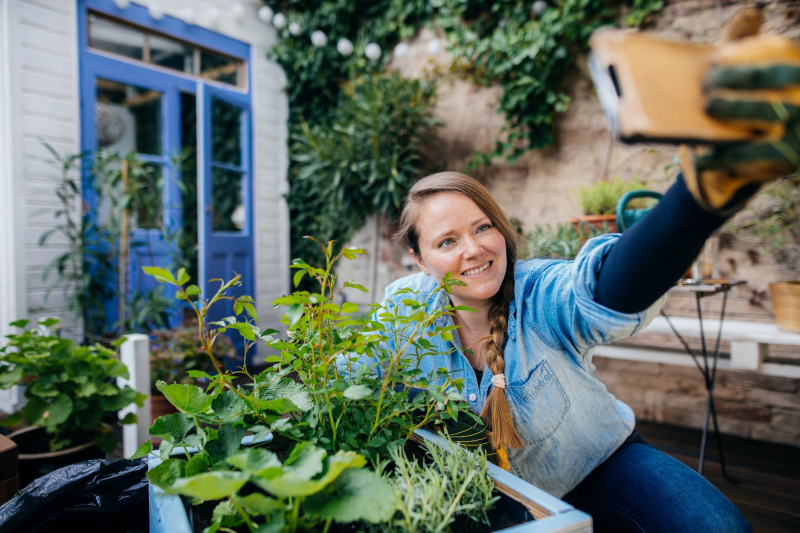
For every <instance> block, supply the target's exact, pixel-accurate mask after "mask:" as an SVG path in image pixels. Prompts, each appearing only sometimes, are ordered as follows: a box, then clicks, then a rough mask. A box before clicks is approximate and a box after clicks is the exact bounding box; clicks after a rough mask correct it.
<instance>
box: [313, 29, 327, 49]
mask: <svg viewBox="0 0 800 533" xmlns="http://www.w3.org/2000/svg"><path fill="white" fill-rule="evenodd" d="M311 44H313V45H314V46H316V47H317V48H322V47H323V46H325V45H326V44H328V36H327V35H325V32H324V31H321V30H315V31H313V32H311Z"/></svg>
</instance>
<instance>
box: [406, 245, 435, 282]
mask: <svg viewBox="0 0 800 533" xmlns="http://www.w3.org/2000/svg"><path fill="white" fill-rule="evenodd" d="M408 253H409V254H410V255H411V258H412V259H413V260H414V262H415V263H416V264H417V266H418V267H419V269H420V270H422V271H423V272H425V275H426V276H430V275H431V273H430V272H428V269H427V268H426V267H425V263H423V262H422V257H420V256H418V255H417V254H415V253H414V249H413V248H409V249H408Z"/></svg>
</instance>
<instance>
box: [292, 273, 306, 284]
mask: <svg viewBox="0 0 800 533" xmlns="http://www.w3.org/2000/svg"><path fill="white" fill-rule="evenodd" d="M305 275H306V271H305V270H298V271H297V272H295V273H294V280H293V281H294V286H295V287H297V286H298V285H300V281H301V280H302V279H303V277H304V276H305Z"/></svg>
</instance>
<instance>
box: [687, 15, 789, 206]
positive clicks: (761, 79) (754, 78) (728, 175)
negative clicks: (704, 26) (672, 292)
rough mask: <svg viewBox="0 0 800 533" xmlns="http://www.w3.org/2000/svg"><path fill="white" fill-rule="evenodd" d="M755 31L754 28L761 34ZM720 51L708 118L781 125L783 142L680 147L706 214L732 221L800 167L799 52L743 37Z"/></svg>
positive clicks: (710, 81) (709, 85)
mask: <svg viewBox="0 0 800 533" xmlns="http://www.w3.org/2000/svg"><path fill="white" fill-rule="evenodd" d="M756 29H757V27H756ZM736 37H737V38H738V40H737V41H735V42H732V43H728V44H725V45H724V46H722V47H721V48H720V52H719V54H718V56H717V57H716V61H715V66H714V67H713V68H711V69H710V70H709V72H708V74H707V76H706V78H705V83H704V86H705V90H706V92H707V93H708V97H709V99H708V104H707V108H706V112H707V113H708V114H709V115H711V116H712V117H714V118H717V119H719V120H725V121H737V122H746V123H747V124H748V125H752V127H753V128H754V129H758V128H759V127H760V128H763V129H764V130H767V129H769V128H771V127H773V126H774V125H775V124H780V125H782V126H783V127H784V128H783V135H782V137H780V138H773V139H769V140H767V141H764V142H754V143H740V144H736V145H729V146H714V147H711V148H710V149H708V150H707V151H706V152H705V153H701V154H691V153H690V152H689V151H688V150H687V149H683V148H682V152H681V154H680V155H681V163H682V166H683V169H684V176H685V178H686V185H687V187H688V189H689V191H690V192H691V193H692V196H693V197H694V198H695V200H696V201H697V202H698V204H699V205H700V206H701V207H703V208H704V209H705V210H707V211H710V212H712V213H715V214H719V215H722V216H729V215H731V214H732V213H734V212H735V211H737V210H738V209H740V208H741V207H742V206H743V205H744V203H745V202H746V201H747V200H748V199H749V198H750V197H751V196H752V195H754V194H755V193H756V192H758V189H759V188H760V187H761V185H763V184H764V183H766V182H768V181H770V180H772V179H774V178H777V177H780V176H785V175H788V174H792V173H794V172H796V171H797V169H798V168H800V48H798V47H797V46H795V45H794V44H793V43H792V42H791V41H790V40H788V39H786V38H783V37H780V36H768V37H744V38H741V37H742V36H741V35H737V36H736Z"/></svg>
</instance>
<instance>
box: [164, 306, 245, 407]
mask: <svg viewBox="0 0 800 533" xmlns="http://www.w3.org/2000/svg"><path fill="white" fill-rule="evenodd" d="M149 336H150V383H151V385H152V392H154V393H155V392H157V390H158V389H157V388H156V383H157V382H159V381H162V382H164V383H166V384H170V383H187V384H195V383H196V382H197V380H196V379H195V378H192V377H191V376H190V375H189V371H192V370H197V371H201V372H213V371H214V369H213V365H212V363H211V359H210V358H209V357H208V354H207V353H206V351H205V349H204V348H203V344H202V342H201V340H200V335H199V333H198V330H197V325H196V323H194V321H191V320H188V321H186V322H185V323H184V324H183V325H182V326H180V327H177V328H172V329H160V330H156V331H153V332H151V333H150V335H149ZM215 349H216V356H217V357H220V358H225V357H233V356H235V350H234V347H233V342H231V340H230V337H228V336H227V335H222V336H220V337H218V338H217V339H216V342H215Z"/></svg>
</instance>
